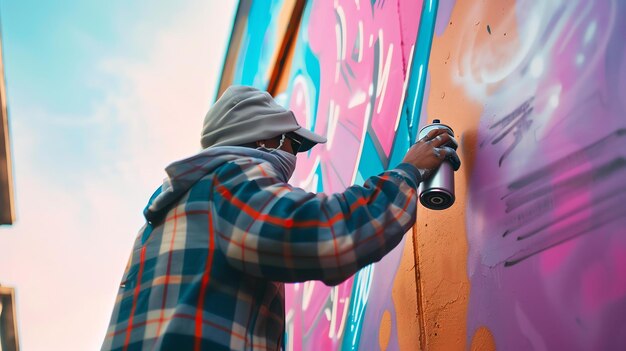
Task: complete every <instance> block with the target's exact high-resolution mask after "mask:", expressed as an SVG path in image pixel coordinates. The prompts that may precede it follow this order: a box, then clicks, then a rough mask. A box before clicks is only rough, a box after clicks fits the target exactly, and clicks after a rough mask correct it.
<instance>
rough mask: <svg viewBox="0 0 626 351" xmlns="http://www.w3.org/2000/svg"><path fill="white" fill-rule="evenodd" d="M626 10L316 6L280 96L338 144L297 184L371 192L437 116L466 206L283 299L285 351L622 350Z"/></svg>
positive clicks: (516, 4) (520, 1)
mask: <svg viewBox="0 0 626 351" xmlns="http://www.w3.org/2000/svg"><path fill="white" fill-rule="evenodd" d="M278 3H279V2H277V4H278ZM275 10H276V8H275ZM625 15H626V3H624V1H619V0H602V1H597V2H590V1H583V0H568V1H565V0H558V1H549V2H538V1H531V0H499V1H498V2H495V1H481V2H478V1H472V0H458V1H453V0H445V1H425V2H422V1H395V2H389V1H384V0H373V1H359V0H333V1H323V0H317V1H315V0H314V1H307V2H306V6H305V9H304V13H303V15H302V19H301V24H300V28H299V32H298V35H297V37H296V41H295V43H294V46H293V51H292V52H291V55H292V56H290V58H289V60H288V61H287V62H289V64H288V65H286V66H285V67H283V71H284V72H283V76H282V77H281V78H280V79H282V80H285V82H286V84H284V86H286V87H287V88H286V90H285V91H283V92H276V93H280V94H278V96H277V98H278V99H279V100H280V101H282V102H283V103H284V105H286V106H288V107H289V108H291V109H292V110H293V111H294V112H295V113H296V115H297V117H298V119H299V121H300V123H301V124H302V125H305V126H306V127H307V128H310V129H313V130H315V131H316V132H317V133H319V134H323V135H326V136H327V137H328V139H329V142H328V144H327V145H324V146H321V147H317V148H314V149H312V150H311V151H310V152H308V153H307V154H303V155H299V157H298V169H297V171H296V172H297V173H296V174H295V176H294V178H293V179H294V181H293V183H294V185H297V186H300V187H303V188H305V189H308V190H310V191H317V192H320V191H324V192H327V193H332V192H337V191H342V190H343V189H345V188H346V187H347V186H349V185H351V184H353V183H360V182H362V181H363V179H364V178H367V177H368V176H370V175H372V174H376V173H379V172H380V171H382V170H384V169H386V168H389V167H392V166H393V165H395V164H396V163H397V162H399V160H400V159H401V156H402V155H403V154H404V152H405V151H406V149H407V148H408V146H409V145H410V143H411V140H412V137H414V135H415V132H416V131H417V128H418V126H419V125H423V124H425V123H426V122H427V121H429V120H432V119H434V118H440V119H442V120H443V121H445V122H446V123H447V124H450V125H451V126H452V127H453V128H454V130H455V132H456V134H457V137H458V139H459V142H460V146H459V153H460V155H461V158H462V160H463V167H462V169H461V170H460V171H459V172H458V173H457V177H456V180H457V189H456V195H457V201H456V204H455V205H454V206H453V207H452V208H450V209H448V210H446V211H430V210H427V209H424V208H420V210H419V213H418V222H417V224H416V227H415V236H414V237H411V236H407V238H406V243H402V244H401V245H400V246H399V247H398V248H397V249H396V250H394V251H393V252H392V253H391V254H390V255H388V256H387V257H385V258H384V259H383V260H382V261H381V262H379V263H377V264H375V265H372V266H369V267H367V268H366V269H364V270H362V271H361V272H359V273H358V274H357V275H355V277H354V278H352V279H349V280H348V281H346V282H344V283H342V284H340V285H338V286H336V287H328V286H325V285H324V284H322V283H320V282H304V283H299V284H293V285H288V286H287V287H286V298H287V315H286V319H287V337H286V345H285V346H286V349H288V350H317V349H323V350H337V349H343V350H351V349H366V350H370V349H378V348H380V349H388V350H399V349H406V350H414V349H429V350H463V349H468V348H469V349H472V350H494V349H496V348H497V349H504V350H553V349H555V350H561V349H567V350H589V349H598V350H623V349H626V235H625V234H626V232H625V230H624V228H626V208H624V207H622V206H621V204H622V203H623V202H624V201H626V191H625V190H626V183H625V182H624V181H623V179H624V173H625V172H626V161H625V155H624V151H623V150H624V149H625V147H626V103H625V102H624V99H623V98H622V95H623V92H624V91H626V59H625V55H626V19H625V18H626V16H625ZM429 16H433V18H432V20H429ZM434 16H436V25H435V24H434V23H433V20H434ZM270 22H271V21H270ZM429 25H430V26H431V27H430V29H429V28H428V27H429ZM432 25H434V28H432ZM268 26H270V25H269V24H268ZM418 26H419V30H418ZM433 30H434V32H433ZM425 36H426V37H425ZM416 38H418V39H417V41H416ZM431 43H432V51H430V50H431ZM240 55H243V53H241V54H240ZM257 61H258V62H257ZM261 61H262V60H261ZM261 61H259V60H256V61H255V60H253V59H247V58H242V57H239V59H238V66H237V67H238V68H237V69H238V70H239V72H252V73H249V74H248V75H247V76H246V77H248V78H245V77H244V76H245V74H243V73H242V75H240V76H238V78H236V79H234V80H233V81H232V83H239V84H242V83H245V84H252V83H251V82H254V79H256V78H254V77H257V76H258V72H260V71H262V70H266V69H265V68H262V66H263V65H266V63H263V62H261ZM246 65H250V66H251V68H245V67H244V66H246ZM259 67H261V68H259ZM426 67H428V76H427V77H426ZM244 68H245V69H244ZM250 79H253V80H250ZM259 82H260V83H259ZM257 83H258V84H257ZM257 83H254V84H255V85H257V86H259V84H261V85H260V86H259V87H263V85H264V84H267V83H266V82H262V81H258V82H257ZM422 97H423V104H422ZM413 240H415V243H414V242H413ZM416 262H417V264H416Z"/></svg>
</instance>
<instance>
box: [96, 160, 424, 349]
mask: <svg viewBox="0 0 626 351" xmlns="http://www.w3.org/2000/svg"><path fill="white" fill-rule="evenodd" d="M230 149H232V148H230ZM205 154H207V153H205ZM209 154H210V153H209ZM200 155H202V154H200ZM205 156H206V155H205ZM167 171H168V173H169V175H170V178H169V179H168V181H167V182H166V187H164V190H163V192H161V191H157V193H156V194H155V196H153V198H152V199H151V204H149V207H148V209H150V208H152V209H155V208H157V207H158V206H153V205H152V202H153V201H155V198H156V201H157V202H158V201H159V200H160V198H161V199H162V198H168V197H169V201H171V204H170V205H169V206H162V207H161V208H159V210H158V211H152V212H150V211H148V213H147V218H149V220H150V221H149V223H147V224H146V225H145V226H144V227H143V228H142V229H141V230H140V232H139V235H138V236H137V239H136V241H135V244H134V247H133V251H132V255H131V257H130V261H129V263H128V266H127V268H126V271H125V272H124V276H123V278H122V284H121V285H120V290H119V293H118V295H117V298H116V301H115V308H114V311H113V315H112V318H111V323H110V326H109V328H108V331H107V334H106V338H105V341H104V345H103V347H102V349H103V350H129V351H130V350H146V349H150V350H153V349H156V350H277V349H280V348H281V342H282V339H283V334H284V324H285V315H284V285H283V283H284V282H298V281H305V280H322V281H324V282H325V283H326V284H329V285H331V284H338V283H340V282H341V281H343V280H345V279H347V278H349V277H350V276H351V275H352V274H354V273H355V272H356V271H357V270H359V269H360V268H362V267H364V266H366V265H368V264H371V263H373V262H376V261H378V260H380V259H381V258H382V257H383V256H384V255H385V254H386V253H387V252H389V251H391V250H392V249H393V248H394V247H395V246H396V245H397V244H398V243H399V242H400V240H401V239H402V237H403V235H404V234H405V233H406V232H407V231H408V230H409V229H410V228H411V226H412V225H413V223H414V222H415V215H416V204H417V194H416V189H417V188H416V187H417V185H418V183H419V181H420V175H419V172H418V171H417V169H415V168H414V167H413V166H411V165H408V164H400V165H399V166H398V167H397V168H396V169H394V170H391V171H387V172H384V173H382V174H381V175H379V176H375V177H371V178H369V179H368V180H367V181H366V182H365V184H364V185H363V186H352V187H350V188H348V189H347V190H346V191H345V192H343V193H339V194H334V195H331V196H326V195H324V194H312V193H308V192H306V191H304V190H302V189H298V188H293V187H291V186H290V185H288V184H285V183H282V182H280V181H278V179H277V178H276V173H275V171H274V168H273V166H272V164H271V162H268V161H267V160H264V159H262V158H256V157H234V156H232V155H230V156H224V155H217V156H215V155H209V156H207V157H199V156H198V155H197V156H194V157H192V158H190V159H188V160H185V161H181V162H178V163H175V164H173V165H172V166H170V167H168V169H167ZM181 184H182V185H181ZM177 194H178V195H177ZM172 199H173V200H172ZM159 211H160V213H159Z"/></svg>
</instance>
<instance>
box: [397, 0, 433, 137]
mask: <svg viewBox="0 0 626 351" xmlns="http://www.w3.org/2000/svg"><path fill="white" fill-rule="evenodd" d="M438 7H439V0H428V1H424V7H423V9H422V18H421V20H420V26H419V30H418V32H417V41H416V42H415V52H414V54H413V62H412V63H411V76H410V77H409V84H408V85H407V91H406V96H405V99H404V103H403V105H402V113H403V115H404V114H405V113H406V117H405V118H406V121H407V123H408V129H409V141H410V143H411V144H413V143H414V142H415V137H416V136H417V131H418V127H419V121H420V113H421V111H422V102H423V99H424V87H425V85H426V73H427V68H428V59H429V57H430V48H431V46H432V42H433V34H434V31H435V22H436V19H437V8H438ZM407 104H408V105H407Z"/></svg>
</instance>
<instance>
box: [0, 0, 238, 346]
mask: <svg viewBox="0 0 626 351" xmlns="http://www.w3.org/2000/svg"><path fill="white" fill-rule="evenodd" d="M234 10H235V5H234V4H231V3H226V2H201V1H198V2H195V3H193V5H190V6H188V7H187V8H184V9H181V10H180V11H179V12H178V13H175V14H169V15H168V16H169V17H168V21H167V22H164V21H159V20H158V19H145V20H142V19H139V22H138V23H135V24H134V26H133V27H132V28H130V29H129V31H130V32H129V33H128V34H129V35H128V37H126V38H120V40H126V41H128V43H127V44H128V45H131V46H133V47H134V49H135V50H133V52H135V53H137V52H140V53H141V55H133V54H131V53H126V52H119V51H118V52H113V51H112V52H110V55H108V56H106V57H102V58H101V60H100V61H99V63H98V65H97V66H98V67H99V69H100V70H101V71H100V73H101V75H98V76H97V77H96V78H94V77H89V78H86V79H85V82H86V84H89V86H90V87H92V86H95V87H96V88H99V89H100V90H101V91H102V92H104V94H103V96H102V99H101V101H99V105H98V106H97V108H95V109H94V111H93V113H92V114H91V115H89V116H81V118H80V121H78V122H77V119H76V116H67V115H63V116H61V115H55V114H54V113H51V112H49V111H48V110H47V109H46V106H38V105H36V104H33V106H15V108H14V109H12V111H13V116H11V118H12V119H13V120H14V122H13V126H14V128H13V130H12V132H13V133H12V138H13V145H14V158H15V180H16V195H17V205H18V222H17V223H16V224H15V225H14V226H13V227H5V228H2V229H0V279H1V280H0V283H3V284H5V285H9V286H14V287H16V290H17V300H18V301H17V309H18V311H17V312H18V321H19V328H20V329H19V333H20V342H21V344H22V345H21V346H22V349H24V350H44V349H45V350H71V349H74V350H93V349H98V348H99V347H100V343H101V341H102V338H103V336H104V333H105V328H106V325H107V324H108V320H109V317H110V313H111V310H112V306H113V301H114V298H115V293H116V291H117V288H116V286H117V284H118V283H119V279H120V277H121V273H122V270H123V268H124V266H125V264H126V260H127V258H128V254H129V253H130V250H131V245H132V241H133V239H134V237H135V233H136V231H137V230H138V229H139V227H140V226H141V225H142V217H141V210H142V209H143V206H144V205H145V202H146V201H147V199H148V197H149V196H150V194H151V192H152V191H153V190H154V189H155V188H156V187H157V186H158V185H159V184H160V183H161V181H162V179H163V177H164V176H165V173H164V171H163V169H164V167H165V166H166V165H167V164H169V163H170V162H172V161H174V160H176V159H180V158H183V157H186V156H188V155H191V154H193V153H195V152H197V151H198V150H199V134H200V128H201V124H202V118H203V116H204V114H205V113H206V110H207V109H208V107H209V106H210V103H211V100H212V98H213V96H214V89H215V87H216V86H217V79H218V74H219V72H220V68H221V64H222V59H223V51H224V48H225V47H226V43H227V41H226V40H227V37H228V35H229V32H230V28H231V20H232V13H233V11H234ZM216 14H218V15H216ZM163 23H165V24H163ZM120 25H122V24H120ZM146 29H149V30H146ZM120 47H124V45H121V46H120ZM29 113H37V114H39V115H40V116H41V118H39V119H38V120H42V121H47V122H46V124H45V128H39V129H37V128H35V127H34V126H32V125H30V124H29V123H28V118H24V117H20V118H17V117H18V116H16V114H25V115H28V114H29ZM68 128H69V129H71V130H72V133H74V134H76V133H78V134H79V135H80V143H78V142H76V143H75V144H73V150H72V153H73V155H59V154H51V153H50V152H48V151H47V150H56V149H55V148H54V146H53V145H48V146H46V145H45V143H50V142H52V141H53V140H55V138H53V137H52V136H58V135H70V134H72V133H70V134H68V132H67V131H68ZM72 135H73V134H72ZM56 139H58V138H56ZM43 141H45V143H44V142H43ZM58 142H62V141H58ZM81 143H82V144H81ZM65 157H70V158H72V157H74V158H73V160H74V162H73V163H69V162H68V163H63V162H62V160H63V159H64V158H65ZM50 158H51V159H52V160H53V161H54V160H56V161H57V162H61V163H62V165H63V166H62V167H54V166H52V163H53V161H50V163H45V162H43V160H49V159H50ZM63 179H65V180H67V179H70V180H71V182H63V181H62V180H63Z"/></svg>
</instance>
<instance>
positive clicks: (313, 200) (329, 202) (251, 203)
mask: <svg viewBox="0 0 626 351" xmlns="http://www.w3.org/2000/svg"><path fill="white" fill-rule="evenodd" d="M214 179H215V182H214V191H213V196H214V198H213V201H212V202H213V204H214V208H213V210H212V213H213V215H214V217H215V221H214V228H215V231H216V232H215V235H216V238H217V242H218V243H219V247H220V249H221V250H222V252H223V253H224V255H225V256H226V258H227V260H228V262H229V263H230V264H231V265H232V266H234V267H236V268H238V269H240V270H242V271H243V272H245V273H247V274H251V275H254V276H257V277H262V278H266V279H269V280H274V281H282V282H297V281H305V280H321V281H323V282H324V283H326V284H328V285H335V284H338V283H340V282H342V281H344V280H345V279H347V278H349V277H350V276H352V275H353V274H354V273H355V272H356V271H358V270H359V269H361V268H362V267H364V266H366V265H368V264H371V263H373V262H377V261H379V260H380V259H381V258H382V257H383V256H384V255H385V254H387V253H388V252H389V251H391V250H392V249H393V248H394V247H396V246H397V245H398V243H400V241H401V239H402V237H403V236H404V234H405V233H406V232H407V231H408V230H409V229H410V228H411V227H412V225H413V224H414V223H415V218H416V207H417V185H418V184H419V182H420V180H421V176H420V174H419V171H418V170H417V169H416V168H415V167H413V166H412V165H410V164H404V163H403V164H400V165H399V166H398V167H396V168H395V169H392V170H390V171H386V172H384V173H382V174H380V175H378V176H374V177H371V178H369V179H367V181H365V183H364V185H363V186H351V187H349V188H348V189H346V191H344V192H343V193H337V194H333V195H330V196H328V195H325V194H313V193H309V192H306V191H304V190H303V189H299V188H294V187H291V186H290V185H288V184H286V183H283V182H280V181H279V180H278V179H277V178H276V174H275V173H274V170H273V168H272V167H271V165H270V164H269V163H266V162H263V161H261V160H256V159H242V160H238V161H235V162H229V163H227V164H225V165H224V166H222V167H220V168H219V169H218V170H217V171H216V175H215V178H214Z"/></svg>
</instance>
